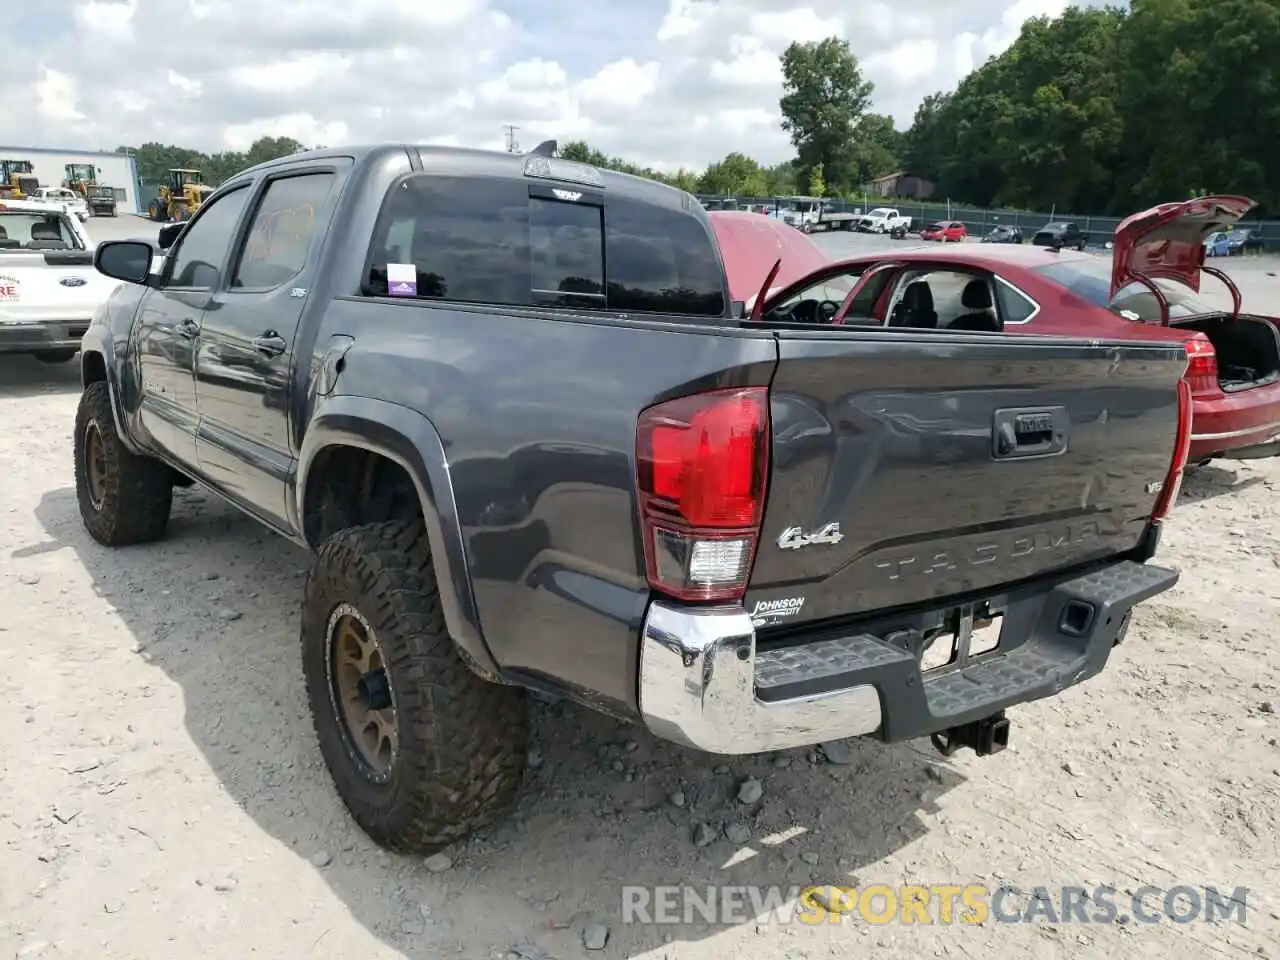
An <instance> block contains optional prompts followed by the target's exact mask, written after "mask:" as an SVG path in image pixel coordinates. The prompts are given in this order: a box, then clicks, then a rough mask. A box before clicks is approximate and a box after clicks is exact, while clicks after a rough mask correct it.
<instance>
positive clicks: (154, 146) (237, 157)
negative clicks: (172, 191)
mask: <svg viewBox="0 0 1280 960" xmlns="http://www.w3.org/2000/svg"><path fill="white" fill-rule="evenodd" d="M306 149H309V148H307V147H304V146H303V145H302V144H301V143H299V142H298V141H297V140H294V139H293V138H292V137H261V138H259V139H258V140H255V141H254V142H253V144H252V146H250V147H249V149H248V150H246V151H244V152H243V153H241V152H239V151H235V150H229V151H225V152H223V153H212V154H210V153H204V152H202V151H200V150H192V149H190V148H188V147H177V146H174V145H173V144H168V143H154V142H152V143H144V144H142V145H140V146H136V147H128V146H121V147H116V149H115V152H116V153H123V154H131V155H132V156H133V158H134V164H135V165H136V166H137V168H138V179H139V180H141V181H142V182H143V183H161V182H163V181H167V180H168V179H169V171H170V170H172V169H173V168H175V167H181V168H184V169H188V170H199V171H200V172H201V173H202V174H204V182H205V183H212V184H218V183H221V182H222V181H223V180H226V179H227V178H228V177H232V176H234V175H235V174H237V173H239V172H240V171H241V170H244V169H246V168H248V167H252V166H254V165H255V164H259V163H265V162H266V161H268V160H275V159H278V158H279V157H287V156H289V155H290V154H294V153H299V152H300V151H302V150H306Z"/></svg>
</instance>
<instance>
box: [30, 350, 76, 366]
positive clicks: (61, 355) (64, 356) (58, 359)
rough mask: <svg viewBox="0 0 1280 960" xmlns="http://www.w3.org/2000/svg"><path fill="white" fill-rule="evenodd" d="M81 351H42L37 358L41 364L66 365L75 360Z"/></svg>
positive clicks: (36, 355)
mask: <svg viewBox="0 0 1280 960" xmlns="http://www.w3.org/2000/svg"><path fill="white" fill-rule="evenodd" d="M79 352H80V351H79V350H40V351H38V352H37V353H36V354H35V358H36V359H37V360H39V361H40V362H41V363H66V362H67V361H68V360H74V359H75V356H76V354H77V353H79Z"/></svg>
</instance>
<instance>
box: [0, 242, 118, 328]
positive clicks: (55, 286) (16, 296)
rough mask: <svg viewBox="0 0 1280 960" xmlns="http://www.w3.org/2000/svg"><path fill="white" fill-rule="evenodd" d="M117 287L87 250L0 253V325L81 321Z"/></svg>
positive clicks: (91, 315)
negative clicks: (98, 269)
mask: <svg viewBox="0 0 1280 960" xmlns="http://www.w3.org/2000/svg"><path fill="white" fill-rule="evenodd" d="M117 286H119V282H118V281H115V280H111V279H109V278H107V277H104V276H103V275H102V274H100V273H98V271H97V270H95V269H94V268H93V253H92V252H91V251H88V250H45V251H38V250H32V251H24V252H22V253H4V252H3V251H0V323H39V322H41V321H46V320H48V321H63V320H86V321H87V320H89V319H91V318H92V317H93V313H94V311H95V310H96V309H97V308H98V306H99V305H100V304H101V303H103V302H104V301H105V300H106V299H107V297H108V296H110V294H111V291H112V290H113V289H115V288H116V287H117Z"/></svg>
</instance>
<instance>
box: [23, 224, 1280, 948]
mask: <svg viewBox="0 0 1280 960" xmlns="http://www.w3.org/2000/svg"><path fill="white" fill-rule="evenodd" d="M106 223H107V224H108V226H105V227H100V226H99V222H98V221H94V222H92V223H91V224H90V228H91V229H92V230H93V232H94V236H95V237H102V238H105V237H107V236H128V235H131V234H132V235H137V234H138V233H140V232H146V231H147V230H148V229H151V228H149V227H148V226H147V225H146V224H140V223H138V222H137V221H131V220H130V219H129V218H121V219H120V220H119V221H116V222H110V221H107V222H106ZM823 242H824V243H830V244H831V245H832V246H833V247H840V248H842V249H841V250H840V252H846V251H847V250H849V249H850V248H851V247H861V245H863V244H866V243H875V242H876V241H873V240H868V239H867V238H861V237H834V238H829V239H826V240H824V241H823ZM1232 270H1233V273H1236V274H1237V275H1238V276H1239V277H1240V282H1241V284H1242V286H1243V287H1244V288H1245V292H1246V303H1247V304H1249V305H1253V306H1254V307H1255V308H1257V309H1265V307H1266V303H1267V301H1268V300H1272V299H1274V297H1275V293H1276V291H1277V290H1280V281H1278V280H1276V279H1275V277H1274V276H1271V275H1269V271H1272V270H1273V267H1272V266H1271V265H1269V264H1268V262H1265V261H1254V262H1249V263H1245V264H1237V263H1233V264H1232ZM77 393H78V383H77V375H76V369H75V364H70V365H67V366H65V367H57V368H50V367H47V366H43V365H40V364H37V363H35V362H34V361H29V360H27V359H25V358H0V424H3V429H0V462H4V463H6V464H8V465H9V466H8V476H7V477H6V479H5V482H4V484H3V486H2V487H0V534H2V537H3V539H2V540H0V543H2V544H3V549H0V610H3V611H4V612H5V616H4V617H3V619H0V649H2V650H3V651H4V652H5V653H7V654H8V657H9V663H10V666H9V668H7V669H5V670H4V671H3V672H0V770H3V776H2V778H0V840H2V841H3V845H2V846H0V956H4V955H6V953H7V954H10V955H17V956H24V957H35V956H41V957H54V956H61V957H73V958H89V957H105V958H153V957H181V958H184V960H185V958H195V957H219V958H225V957H245V956H249V955H254V956H260V957H270V958H276V957H279V958H290V960H293V958H298V957H304V956H315V957H330V956H338V955H340V954H341V953H342V952H344V951H353V952H357V953H358V955H360V956H363V957H368V958H383V957H413V958H437V957H441V958H442V957H448V956H460V957H466V958H476V960H485V958H489V957H517V958H525V960H532V958H560V960H566V958H572V957H581V956H601V957H629V958H646V960H647V958H652V960H658V958H680V960H713V958H714V960H728V958H737V957H748V956H749V957H751V958H753V960H775V958H776V960H782V958H816V957H824V956H844V955H850V956H852V955H865V954H867V953H872V952H874V955H875V956H877V957H883V958H887V960H899V958H900V960H907V958H912V960H914V958H918V957H922V956H932V957H972V958H976V957H979V956H983V955H992V956H1008V957H1017V958H1019V960H1033V958H1042V957H1043V958H1059V957H1067V956H1070V957H1108V958H1110V957H1126V958H1153V960H1154V958H1161V960H1166V958H1171V957H1173V958H1180V957H1186V958H1196V960H1202V958H1211V957H1244V956H1273V957H1275V956H1280V954H1278V953H1276V952H1275V951H1276V950H1277V944H1280V913H1278V912H1277V911H1280V899H1278V897H1277V894H1278V893H1280V884H1278V881H1280V843H1278V838H1280V830H1278V829H1277V823H1276V814H1277V811H1280V797H1278V795H1280V745H1278V744H1280V741H1278V740H1277V738H1278V737H1280V723H1278V722H1277V718H1276V715H1275V710H1276V708H1277V704H1278V702H1280V653H1277V652H1276V645H1275V641H1274V636H1275V634H1274V624H1275V623H1276V622H1277V617H1278V615H1280V508H1278V507H1277V500H1278V495H1280V464H1277V463H1267V462H1255V463H1253V464H1211V465H1210V466H1208V467H1206V468H1204V469H1203V470H1201V471H1200V472H1199V473H1198V474H1197V475H1195V476H1194V477H1192V478H1190V479H1189V481H1188V483H1187V484H1186V487H1185V489H1184V494H1183V498H1182V500H1181V502H1180V504H1179V506H1178V507H1177V509H1176V511H1175V513H1174V515H1173V517H1172V518H1171V520H1170V522H1169V525H1168V532H1167V535H1166V538H1165V542H1164V545H1163V547H1162V555H1161V557H1160V558H1159V559H1160V561H1161V562H1164V563H1169V564H1172V565H1175V566H1177V567H1180V568H1181V569H1182V571H1183V579H1182V582H1181V583H1180V584H1179V585H1178V587H1177V588H1176V589H1175V590H1173V591H1171V592H1170V593H1167V594H1164V595H1162V596H1161V597H1159V598H1157V600H1156V601H1154V602H1151V603H1148V604H1146V605H1144V606H1143V607H1141V608H1140V613H1138V614H1137V615H1136V618H1135V622H1134V625H1133V628H1132V630H1131V631H1130V634H1129V637H1128V639H1127V641H1126V642H1125V643H1124V644H1123V645H1122V646H1121V647H1120V648H1119V649H1118V650H1117V652H1116V655H1115V656H1114V658H1113V660H1112V662H1111V665H1110V666H1109V667H1108V669H1107V670H1106V672H1105V673H1104V674H1103V675H1102V676H1100V677H1098V678H1097V679H1095V680H1093V681H1091V682H1089V683H1088V684H1086V685H1085V686H1083V687H1081V688H1077V689H1073V690H1070V691H1068V692H1067V693H1065V694H1064V695H1062V696H1061V697H1059V698H1056V699H1053V700H1050V701H1046V702H1040V703H1037V704H1032V705H1028V706H1024V707H1020V708H1017V709H1015V710H1014V711H1012V719H1013V722H1014V729H1013V738H1012V745H1011V747H1010V748H1009V750H1007V751H1006V752H1004V753H1003V754H1000V755H998V756H996V757H993V758H989V759H978V758H976V757H974V756H973V755H972V754H959V755H957V756H955V757H953V758H951V759H949V760H947V759H943V758H941V757H939V756H938V755H936V754H935V753H933V752H932V750H931V748H930V747H929V746H928V744H927V743H910V744H905V745H899V746H893V747H884V746H880V745H876V744H871V743H862V742H857V741H854V742H850V743H848V744H846V745H843V746H844V747H845V749H838V748H837V747H832V748H831V749H830V750H829V751H828V753H826V754H824V753H822V752H818V751H806V750H799V751H793V752H789V753H785V754H782V755H777V756H767V757H758V758H750V759H727V758H720V757H710V756H703V755H698V754H695V753H691V752H687V751H683V750H680V749H677V748H675V747H672V746H669V745H667V744H664V743H661V742H659V741H655V740H654V739H652V738H651V737H648V736H646V735H645V734H644V733H643V731H641V730H638V729H636V728H629V727H625V726H620V725H618V724H616V723H615V722H613V721H610V720H607V719H604V718H601V717H598V716H595V715H592V714H589V713H586V712H584V711H582V710H580V709H578V708H576V707H572V706H567V705H564V704H560V705H556V706H543V705H539V706H537V707H535V708H534V709H535V714H536V721H535V728H536V741H535V742H536V747H535V756H534V757H533V761H534V762H533V763H532V764H531V769H530V771H529V775H528V781H527V787H526V789H525V791H524V794H523V796H522V798H521V800H520V803H519V806H518V808H517V810H516V811H515V813H514V814H513V815H512V816H511V817H510V818H509V819H508V820H506V821H504V822H503V823H501V824H500V825H498V826H496V827H495V828H493V829H492V830H490V831H489V832H488V833H486V834H485V835H483V836H482V837H479V838H477V839H475V840H473V841H472V842H469V843H467V844H465V845H460V846H458V847H457V848H455V849H452V850H450V851H449V852H448V856H447V858H444V859H436V860H434V861H430V862H423V861H421V860H418V859H415V858H404V857H395V856H392V855H389V854H386V853H384V852H382V851H380V850H379V849H377V848H376V847H374V846H373V845H372V844H371V843H370V842H369V841H368V840H367V839H366V838H365V837H364V835H363V834H361V833H360V832H359V831H358V830H357V829H356V828H355V827H353V826H352V824H351V822H350V821H349V819H348V818H347V816H346V815H345V813H344V811H343V809H342V807H341V805H340V804H339V802H338V800H337V798H336V796H335V794H334V792H333V789H332V787H331V785H330V783H329V781H328V778H327V776H326V774H325V772H324V769H323V768H322V766H321V763H320V758H319V754H318V752H317V750H316V747H315V744H314V742H313V737H312V732H311V727H310V722H309V720H308V718H307V715H306V710H305V705H304V700H303V693H302V677H301V671H300V668H299V661H298V651H297V606H296V605H297V601H298V597H299V591H300V586H301V582H302V576H303V571H304V568H305V563H306V558H305V556H304V554H303V553H302V552H300V551H299V550H297V549H296V548H294V547H292V546H291V545H289V544H286V543H284V542H282V541H280V540H278V539H276V538H275V537H273V536H272V535H270V534H268V533H266V532H264V531H262V530H260V529H259V528H258V527H256V526H255V525H254V524H253V523H252V522H251V521H249V520H247V519H244V518H242V517H241V516H239V515H238V514H236V513H235V512H234V511H232V510H231V509H229V508H228V507H226V506H224V505H223V504H222V503H221V502H220V501H217V500H215V499H214V498H212V497H211V496H208V495H205V494H203V493H201V492H199V491H188V490H179V491H178V492H177V500H176V506H175V510H174V517H173V522H172V526H171V530H170V534H169V536H168V537H167V538H166V539H165V540H164V541H163V542H161V543H158V544H154V545H151V546H146V547H139V548H134V549H128V550H121V551H116V552H109V551H107V550H104V549H102V548H100V547H98V546H97V545H95V544H94V543H92V542H91V541H90V540H89V538H88V536H87V535H86V534H85V533H84V531H83V529H82V527H81V523H80V519H79V516H78V514H77V511H76V504H75V496H74V491H73V488H72V479H71V456H70V450H71V438H70V425H71V422H72V417H73V414H74V410H75V406H76V400H77ZM746 780H754V781H757V782H758V785H759V787H760V790H759V794H760V796H759V798H758V799H757V798H754V797H753V794H754V793H756V792H757V791H756V787H755V786H754V785H750V786H748V787H747V788H746V794H745V795H746V798H747V799H748V800H750V801H751V802H748V803H744V802H742V800H740V799H739V795H740V793H741V792H742V789H743V783H744V781H746ZM809 882H814V883H837V884H857V885H861V886H865V885H867V884H871V883H887V884H890V885H892V886H896V885H899V884H903V883H908V884H910V883H921V884H930V883H935V884H936V883H955V884H970V883H986V884H989V885H992V886H995V885H997V884H1000V883H1012V884H1015V885H1017V886H1018V887H1020V888H1022V889H1029V888H1033V887H1036V886H1047V887H1059V886H1062V885H1072V886H1074V885H1079V886H1086V887H1094V886H1097V885H1100V884H1101V885H1112V886H1114V887H1117V888H1119V889H1120V890H1122V891H1123V890H1126V889H1127V890H1135V889H1137V888H1139V887H1141V886H1144V885H1148V884H1150V885H1154V886H1157V887H1161V888H1170V887H1173V886H1176V885H1179V884H1187V885H1191V886H1197V887H1202V886H1206V885H1207V886H1215V887H1217V888H1219V889H1225V890H1228V891H1229V890H1232V889H1234V888H1236V887H1239V886H1246V887H1248V888H1249V890H1250V899H1249V903H1248V913H1247V923H1246V925H1245V926H1239V925H1236V924H1234V923H1219V924H1216V925H1210V924H1206V923H1200V922H1197V923H1190V924H1185V925H1176V924H1173V923H1170V922H1168V921H1167V920H1166V921H1163V922H1161V923H1157V924H1153V925H1142V924H1135V923H1128V924H1122V923H1110V924H1094V925H1084V924H1078V923H1076V924H1069V923H1060V924H1050V923H1045V922H1037V923H1025V924H1016V925H1008V924H998V923H994V922H988V923H986V924H984V925H981V926H963V927H962V926H959V925H934V926H918V925H893V926H873V925H870V924H867V923H865V922H862V921H856V922H850V923H848V924H846V925H843V926H841V925H824V926H821V927H818V928H811V927H806V926H804V925H801V924H793V925H789V926H785V927H780V926H777V925H772V926H771V925H762V924H756V923H754V922H745V923H736V924H734V923H730V924H724V925H719V926H709V925H705V924H700V923H694V924H688V925H680V926H654V925H638V924H623V923H622V921H621V916H620V906H621V893H620V891H621V888H622V886H624V885H670V884H683V883H687V884H694V885H706V884H711V883H717V884H759V885H774V884H776V885H781V886H783V887H787V886H791V885H797V884H800V885H802V884H806V883H809ZM598 925H603V927H600V926H598ZM606 935H607V942H606V943H605V944H604V946H603V949H601V950H600V951H599V952H594V951H588V949H587V946H586V944H585V943H584V940H590V941H592V943H591V946H597V945H598V944H599V941H600V940H601V939H604V938H605V937H606Z"/></svg>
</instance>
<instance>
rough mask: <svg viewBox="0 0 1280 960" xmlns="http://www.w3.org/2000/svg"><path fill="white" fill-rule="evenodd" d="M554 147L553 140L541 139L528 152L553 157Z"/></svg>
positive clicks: (538, 155)
mask: <svg viewBox="0 0 1280 960" xmlns="http://www.w3.org/2000/svg"><path fill="white" fill-rule="evenodd" d="M556 147H557V144H556V142H555V141H554V140H543V141H542V142H541V143H540V144H538V145H537V146H536V147H534V148H533V149H532V150H530V151H529V153H530V154H532V155H534V156H537V157H554V156H555V155H556Z"/></svg>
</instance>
